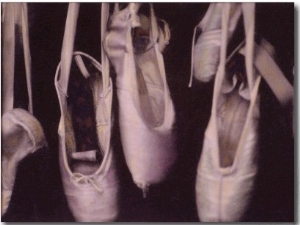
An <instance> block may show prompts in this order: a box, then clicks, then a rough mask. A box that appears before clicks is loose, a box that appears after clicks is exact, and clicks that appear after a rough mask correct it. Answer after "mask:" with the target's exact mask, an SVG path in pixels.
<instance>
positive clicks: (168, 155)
mask: <svg viewBox="0 0 300 225" xmlns="http://www.w3.org/2000/svg"><path fill="white" fill-rule="evenodd" d="M139 6H140V5H139V4H137V3H130V4H128V6H127V7H126V8H125V9H122V10H119V9H118V7H117V8H116V10H115V12H114V14H113V15H112V17H111V20H110V27H109V32H107V34H106V37H105V39H104V43H103V44H104V47H105V50H106V52H107V55H108V57H109V58H110V60H111V62H112V64H113V66H114V68H115V71H116V73H117V79H116V86H117V94H118V100H119V122H120V132H121V141H122V145H123V151H124V155H125V159H126V163H127V165H128V167H129V170H130V172H131V174H132V177H133V180H134V182H135V183H136V185H137V186H138V187H140V188H141V189H142V190H143V191H144V195H145V194H146V191H147V189H148V187H149V185H151V184H156V183H159V182H162V181H163V180H164V179H165V177H166V176H167V175H168V174H169V172H170V170H171V169H172V165H173V164H174V162H175V159H176V156H177V153H176V148H175V140H174V132H173V124H174V120H175V112H174V106H173V102H172V99H171V97H170V93H169V88H168V85H167V82H166V74H165V68H164V61H163V56H162V53H161V51H162V50H163V49H164V47H165V45H166V44H167V43H168V40H169V35H170V34H169V29H168V26H167V23H166V22H164V24H165V27H164V28H163V29H161V28H159V27H158V25H157V18H155V16H154V11H153V6H152V4H150V16H149V17H147V16H144V15H139V14H138V10H139ZM147 27H148V28H147ZM133 29H141V30H140V31H141V32H146V33H147V32H149V35H148V37H147V36H145V37H143V38H144V39H143V38H140V39H138V40H137V41H141V42H142V43H136V42H135V43H134V44H135V46H138V44H141V45H142V44H143V43H146V46H140V47H139V48H134V46H133V43H132V42H133V37H132V31H133ZM147 29H148V30H147ZM147 38H149V39H147ZM141 49H142V51H140V50H141Z"/></svg>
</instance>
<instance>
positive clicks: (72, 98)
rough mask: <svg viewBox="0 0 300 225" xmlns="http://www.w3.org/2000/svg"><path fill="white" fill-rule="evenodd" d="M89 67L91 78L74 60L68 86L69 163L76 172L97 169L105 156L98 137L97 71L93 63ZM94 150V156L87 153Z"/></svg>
mask: <svg viewBox="0 0 300 225" xmlns="http://www.w3.org/2000/svg"><path fill="white" fill-rule="evenodd" d="M86 65H89V64H86ZM88 71H89V72H90V73H91V74H92V75H91V76H90V77H89V78H84V76H83V75H82V74H81V72H80V70H79V68H78V67H77V65H76V63H75V62H74V61H73V63H72V68H71V76H70V81H69V86H68V99H67V103H68V115H67V118H66V135H67V136H66V139H67V141H66V145H67V153H68V161H69V165H70V168H71V170H72V171H73V172H79V173H82V174H85V175H88V174H92V173H94V172H96V170H97V169H98V168H99V166H100V164H101V161H102V159H103V154H102V151H101V148H100V145H99V143H98V137H97V127H96V124H97V123H96V115H95V107H94V105H95V103H94V96H93V91H92V82H97V80H95V79H94V77H93V75H94V73H95V71H94V70H92V65H89V67H88ZM101 85H102V84H101ZM101 88H102V87H101ZM91 151H96V152H97V154H95V157H85V155H87V154H90V153H89V152H91ZM73 153H81V154H82V153H83V154H82V156H83V157H82V159H80V157H76V158H74V157H72V154H73ZM85 153H86V154H85Z"/></svg>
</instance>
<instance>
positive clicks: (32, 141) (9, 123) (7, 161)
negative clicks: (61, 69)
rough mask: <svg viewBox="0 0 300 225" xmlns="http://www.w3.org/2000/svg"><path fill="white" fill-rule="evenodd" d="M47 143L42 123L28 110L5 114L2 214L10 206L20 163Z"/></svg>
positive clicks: (3, 123)
mask: <svg viewBox="0 0 300 225" xmlns="http://www.w3.org/2000/svg"><path fill="white" fill-rule="evenodd" d="M46 145H47V141H46V138H45V135H44V131H43V128H42V126H41V124H40V123H39V121H38V120H37V119H36V118H35V117H34V116H32V114H30V113H29V112H28V111H26V110H24V109H20V108H15V109H12V110H10V111H7V112H6V113H4V114H3V116H2V159H1V163H2V165H1V168H2V184H1V191H2V200H1V209H2V210H1V215H3V214H4V213H5V212H6V211H7V208H8V206H9V202H10V198H11V195H12V191H13V187H14V182H15V177H16V172H17V168H18V165H19V163H20V162H21V161H22V160H23V159H24V158H25V157H26V156H28V155H30V154H32V153H33V152H35V151H36V150H38V149H40V148H42V147H44V146H46Z"/></svg>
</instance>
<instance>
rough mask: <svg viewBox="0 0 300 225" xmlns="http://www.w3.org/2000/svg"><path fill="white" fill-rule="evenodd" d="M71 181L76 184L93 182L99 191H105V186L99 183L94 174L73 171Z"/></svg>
mask: <svg viewBox="0 0 300 225" xmlns="http://www.w3.org/2000/svg"><path fill="white" fill-rule="evenodd" d="M70 181H71V182H72V183H74V184H76V185H80V184H83V185H85V184H91V185H92V186H93V187H94V188H95V189H96V190H97V191H98V192H99V193H103V188H102V187H101V186H100V185H99V184H97V181H96V180H95V177H94V176H86V175H83V174H81V173H73V174H72V175H71V177H70Z"/></svg>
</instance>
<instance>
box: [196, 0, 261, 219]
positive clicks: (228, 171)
mask: <svg viewBox="0 0 300 225" xmlns="http://www.w3.org/2000/svg"><path fill="white" fill-rule="evenodd" d="M229 4H230V3H227V4H225V5H224V9H223V18H222V20H224V21H222V23H223V26H222V46H221V57H220V59H221V61H220V66H219V70H218V72H217V74H216V78H215V85H214V95H213V105H212V112H211V117H210V121H209V124H208V126H207V129H206V131H205V136H204V143H203V149H202V153H201V158H200V161H199V164H198V169H197V178H196V202H197V208H198V215H199V219H200V221H202V222H236V221H240V219H241V218H242V216H243V214H244V212H245V210H246V209H247V204H248V201H249V198H250V197H251V193H252V190H253V185H254V180H255V175H256V173H257V162H256V155H257V139H258V133H257V132H258V119H259V95H258V87H259V84H260V81H261V76H260V75H259V74H258V73H257V71H256V70H254V68H253V59H251V55H252V54H253V48H252V46H253V43H254V41H253V38H254V5H252V4H251V3H249V5H243V7H244V8H243V11H244V15H245V20H246V22H245V25H249V26H246V36H247V38H248V39H247V41H246V47H245V49H246V50H245V51H246V54H245V58H246V71H247V72H246V74H243V76H244V80H243V81H242V80H241V81H240V82H237V81H238V77H237V74H234V75H233V77H230V76H229V74H228V73H226V72H225V63H226V60H225V59H226V48H227V47H226V45H227V40H226V38H227V35H226V33H227V22H228V19H229V11H230V5H229ZM243 4H244V3H243ZM246 16H249V17H250V19H249V17H246ZM248 23H249V24H248ZM248 29H249V30H248ZM251 45H252V46H251ZM240 49H241V46H240V47H239V48H238V49H236V51H239V50H240ZM251 53H252V54H251ZM228 60H230V58H229V59H227V62H228Z"/></svg>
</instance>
